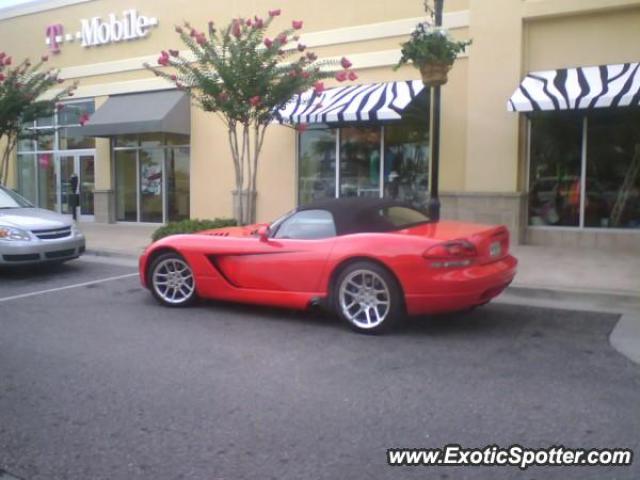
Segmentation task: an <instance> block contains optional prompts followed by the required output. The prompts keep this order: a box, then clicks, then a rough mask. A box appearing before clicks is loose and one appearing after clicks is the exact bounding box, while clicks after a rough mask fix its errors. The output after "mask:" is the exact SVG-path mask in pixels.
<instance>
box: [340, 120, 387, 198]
mask: <svg viewBox="0 0 640 480" xmlns="http://www.w3.org/2000/svg"><path fill="white" fill-rule="evenodd" d="M339 178H340V196H341V197H379V196H380V128H379V127H348V128H343V129H341V130H340V177H339Z"/></svg>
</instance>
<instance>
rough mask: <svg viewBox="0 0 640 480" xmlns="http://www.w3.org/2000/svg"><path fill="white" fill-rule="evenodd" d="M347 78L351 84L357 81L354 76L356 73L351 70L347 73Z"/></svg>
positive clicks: (356, 77)
mask: <svg viewBox="0 0 640 480" xmlns="http://www.w3.org/2000/svg"><path fill="white" fill-rule="evenodd" d="M347 78H349V80H351V81H352V82H353V81H354V80H357V79H358V75H356V72H354V71H353V70H351V71H350V72H349V75H348V77H347Z"/></svg>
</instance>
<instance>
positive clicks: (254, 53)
mask: <svg viewBox="0 0 640 480" xmlns="http://www.w3.org/2000/svg"><path fill="white" fill-rule="evenodd" d="M279 15H280V10H271V11H270V12H269V14H268V16H267V17H266V18H264V19H263V18H260V17H258V16H254V17H253V18H235V19H233V20H232V21H231V22H230V23H229V24H228V25H227V26H225V27H223V28H221V29H217V28H216V27H215V25H214V23H213V22H209V25H208V28H207V31H206V33H205V32H200V31H198V30H196V29H195V28H194V27H192V26H191V25H190V24H189V23H186V22H185V23H184V25H183V26H177V27H176V32H177V33H178V34H179V36H180V39H181V41H182V43H183V44H184V45H186V46H187V47H188V53H186V54H183V53H181V52H179V51H177V50H165V51H162V53H161V54H160V57H159V58H158V66H150V65H146V67H147V68H149V69H150V70H152V71H153V72H154V73H155V74H156V75H158V76H160V77H162V78H165V79H167V80H169V81H171V82H173V83H174V84H175V85H176V86H177V87H178V88H179V89H183V90H185V91H186V92H187V93H188V94H189V95H190V96H191V99H192V100H193V101H194V103H195V104H196V105H197V106H199V107H200V108H202V109H203V110H204V111H207V112H214V113H216V114H218V115H219V116H220V118H221V119H222V120H223V122H224V123H225V125H226V127H227V132H228V142H229V147H230V149H231V155H232V159H233V166H234V170H235V187H236V190H235V192H234V216H235V218H236V220H237V221H238V223H240V224H247V223H252V222H254V221H255V198H256V195H257V188H256V178H257V173H258V161H259V158H260V151H261V149H262V144H263V141H264V135H265V132H266V130H267V128H268V127H269V125H270V124H271V122H272V121H273V119H274V117H275V115H276V113H275V112H277V111H278V109H280V108H281V107H283V106H284V105H285V104H286V102H287V101H289V100H291V98H292V97H293V96H294V95H296V94H300V93H302V92H303V91H304V90H307V89H310V88H314V90H315V91H316V92H317V93H321V92H322V90H323V89H324V84H323V82H322V81H321V80H322V79H325V78H329V77H333V76H334V74H335V77H336V79H338V80H339V81H344V80H347V79H350V80H353V79H355V78H356V75H355V73H354V72H353V71H349V70H348V69H349V67H350V66H351V63H350V62H349V61H348V60H347V59H344V58H343V59H342V62H341V65H340V66H338V65H337V63H338V62H335V61H328V60H318V59H317V56H316V55H315V54H314V53H312V52H308V51H306V47H305V46H304V45H303V44H301V43H300V42H299V36H298V31H299V30H300V29H301V28H302V21H295V20H294V21H293V22H291V27H290V28H288V29H285V30H283V31H280V32H279V33H278V34H277V35H275V36H272V37H268V36H267V30H268V29H269V26H270V25H271V23H272V21H273V19H274V18H275V17H277V16H279ZM163 67H170V69H167V68H163ZM336 69H340V71H339V72H338V73H334V72H332V71H331V70H336Z"/></svg>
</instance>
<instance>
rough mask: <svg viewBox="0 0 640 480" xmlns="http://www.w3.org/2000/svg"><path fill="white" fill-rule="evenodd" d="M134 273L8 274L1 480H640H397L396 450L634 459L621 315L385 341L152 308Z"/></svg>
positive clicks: (431, 332) (292, 315)
mask: <svg viewBox="0 0 640 480" xmlns="http://www.w3.org/2000/svg"><path fill="white" fill-rule="evenodd" d="M135 273H136V270H135V268H134V267H132V266H126V265H125V264H124V263H122V264H119V265H118V264H114V263H111V262H108V261H106V262H105V261H102V262H96V261H89V260H79V261H75V262H71V263H69V264H66V265H63V266H61V267H58V268H56V269H53V270H51V271H50V270H48V269H44V270H43V269H40V270H38V269H36V270H27V271H20V272H7V271H4V272H3V271H0V379H1V380H0V469H4V470H6V471H7V472H9V473H11V474H12V475H14V476H16V477H18V478H22V479H25V480H27V479H28V480H53V479H81V480H97V479H130V478H136V479H207V480H212V479H225V480H226V479H244V478H246V479H256V478H260V479H307V478H309V479H340V478H350V479H360V478H362V479H364V478H420V479H425V478H435V479H453V478H455V479H464V478H516V479H520V478H522V479H537V478H545V479H548V478H554V479H555V478H557V479H572V478H575V479H586V478H593V479H606V478H616V479H637V478H640V464H639V463H638V460H637V459H636V462H635V463H634V464H633V465H632V466H630V467H572V468H568V467H533V468H530V469H529V470H526V471H524V472H523V471H520V470H518V469H517V468H514V467H389V466H387V464H386V450H387V449H388V448H392V447H412V448H422V447H425V448H426V447H442V446H444V445H445V444H449V443H459V444H461V445H463V446H468V447H482V446H485V445H488V444H497V445H500V446H509V445H511V444H515V443H518V444H521V445H524V446H527V447H548V446H551V445H560V444H562V445H565V446H570V447H575V448H594V447H598V448H603V447H625V448H631V449H633V450H635V452H636V453H638V452H640V410H639V401H638V399H639V398H640V367H639V366H637V365H634V364H633V363H631V362H629V361H628V360H626V359H625V358H624V357H622V356H621V355H619V354H618V353H616V352H615V351H614V350H613V349H612V348H611V347H610V345H609V343H608V341H607V336H608V334H609V332H610V331H611V329H612V328H613V326H614V325H615V322H616V321H617V317H616V316H614V315H606V314H599V313H590V312H571V311H564V310H552V309H544V308H533V307H522V306H509V305H504V304H491V305H488V306H487V307H485V308H483V309H480V310H477V311H475V312H472V313H470V314H467V315H450V316H443V317H436V318H420V319H415V320H414V321H412V322H411V323H410V325H409V326H407V327H406V328H404V329H402V330H401V331H399V332H397V333H395V334H392V335H387V336H380V337H372V336H363V335H357V334H354V333H351V332H350V331H349V330H348V329H346V328H344V327H343V326H342V325H341V324H340V323H338V322H337V321H336V320H333V319H332V318H330V317H328V316H326V315H322V314H315V313H296V312H289V311H283V310H275V309H261V308H254V307H248V306H237V305H229V304H219V303H213V302H209V303H205V304H202V305H199V306H197V307H195V308H190V309H184V310H176V309H167V308H162V307H160V306H158V305H157V304H156V303H155V302H154V301H153V300H152V298H151V297H150V295H149V294H148V292H146V291H144V290H143V289H142V288H141V287H140V286H139V282H138V279H137V277H136V276H135ZM0 478H2V476H1V475H0Z"/></svg>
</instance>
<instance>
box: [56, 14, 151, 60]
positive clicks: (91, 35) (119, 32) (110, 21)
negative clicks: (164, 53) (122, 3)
mask: <svg viewBox="0 0 640 480" xmlns="http://www.w3.org/2000/svg"><path fill="white" fill-rule="evenodd" d="M157 25H158V19H157V18H156V17H146V16H144V15H140V14H139V13H138V12H137V11H136V10H134V9H131V10H126V11H124V12H122V16H120V17H118V16H116V14H114V13H111V14H109V15H107V18H106V19H103V18H100V17H92V18H89V19H87V18H83V19H81V20H80V30H78V31H77V32H74V33H65V32H64V26H63V25H62V24H59V23H57V24H52V25H49V26H47V29H46V43H47V45H48V46H49V49H50V50H51V51H52V52H53V53H59V52H60V46H61V45H62V44H63V43H70V42H80V44H81V45H82V46H83V47H95V46H99V45H107V44H109V43H117V42H124V41H128V40H137V39H140V38H144V37H146V36H147V35H148V34H149V30H150V29H151V28H152V27H155V26H157Z"/></svg>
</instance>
